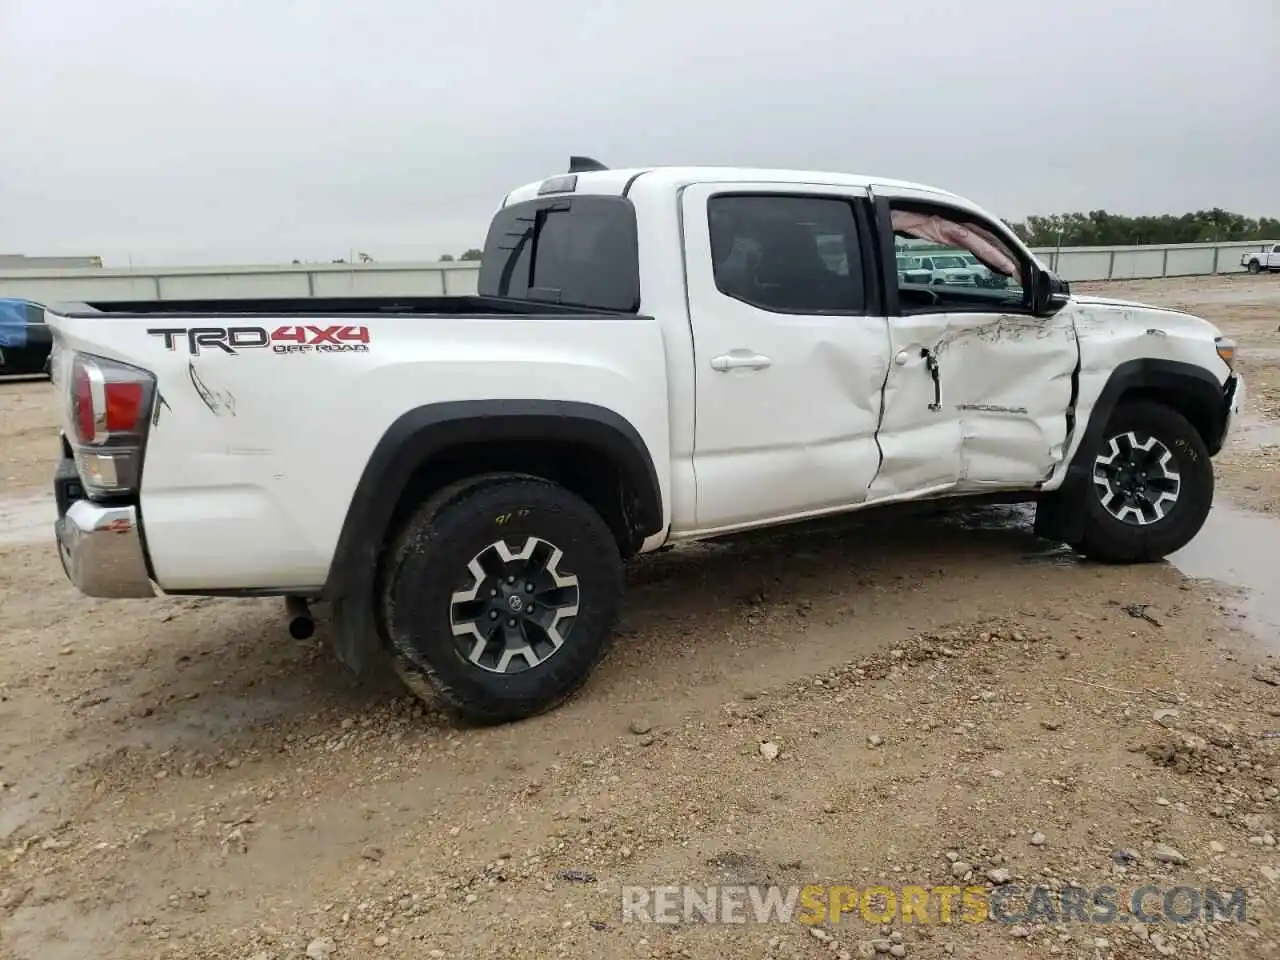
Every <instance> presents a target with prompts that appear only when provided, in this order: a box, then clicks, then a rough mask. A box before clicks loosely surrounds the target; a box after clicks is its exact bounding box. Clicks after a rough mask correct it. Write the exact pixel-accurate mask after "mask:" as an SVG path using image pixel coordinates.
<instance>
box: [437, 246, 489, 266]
mask: <svg viewBox="0 0 1280 960" xmlns="http://www.w3.org/2000/svg"><path fill="white" fill-rule="evenodd" d="M483 256H484V251H483V250H478V249H477V248H475V247H472V248H471V249H470V250H467V251H465V252H464V253H463V254H462V256H460V257H454V255H453V254H452V253H446V254H445V255H444V256H443V257H441V258H440V262H441V263H452V262H453V261H454V260H455V259H457V260H479V259H480V258H481V257H483Z"/></svg>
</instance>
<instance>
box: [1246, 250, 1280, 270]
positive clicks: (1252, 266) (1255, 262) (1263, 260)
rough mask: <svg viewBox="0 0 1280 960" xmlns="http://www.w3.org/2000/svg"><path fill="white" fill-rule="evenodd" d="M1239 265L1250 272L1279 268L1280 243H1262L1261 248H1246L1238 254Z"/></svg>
mask: <svg viewBox="0 0 1280 960" xmlns="http://www.w3.org/2000/svg"><path fill="white" fill-rule="evenodd" d="M1240 266H1242V267H1244V268H1245V269H1246V270H1248V271H1249V272H1250V273H1261V272H1262V271H1263V270H1270V271H1272V272H1275V271H1276V270H1280V243H1268V244H1264V245H1263V247H1262V249H1261V250H1246V251H1245V252H1244V253H1242V254H1240Z"/></svg>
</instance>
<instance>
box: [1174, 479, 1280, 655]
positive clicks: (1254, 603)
mask: <svg viewBox="0 0 1280 960" xmlns="http://www.w3.org/2000/svg"><path fill="white" fill-rule="evenodd" d="M1169 562H1170V563H1172V564H1173V565H1174V566H1175V567H1177V568H1178V569H1179V570H1181V571H1182V572H1183V573H1184V574H1186V575H1187V576H1188V577H1192V578H1194V579H1197V580H1214V581H1217V582H1218V583H1223V584H1226V585H1228V586H1232V587H1237V588H1239V589H1240V591H1241V593H1240V595H1239V596H1238V597H1236V598H1235V599H1234V601H1233V602H1232V604H1231V605H1232V606H1233V607H1234V608H1235V611H1236V613H1237V615H1238V616H1239V617H1240V618H1241V620H1242V626H1244V627H1245V629H1247V630H1248V631H1249V632H1250V633H1253V634H1254V635H1255V636H1257V637H1258V638H1259V639H1261V640H1263V641H1264V642H1265V643H1266V644H1267V647H1268V648H1269V649H1270V650H1272V651H1275V652H1280V581H1278V580H1277V579H1276V570H1277V569H1280V520H1277V519H1275V518H1273V517H1268V516H1264V515H1263V514H1259V513H1251V512H1250V511H1248V510H1241V509H1240V508H1239V507H1234V506H1232V505H1231V504H1228V503H1222V502H1219V503H1215V504H1214V505H1213V509H1212V510H1211V511H1210V512H1209V519H1208V520H1207V521H1205V525H1204V528H1203V529H1202V530H1201V531H1200V533H1199V535H1198V536H1197V537H1196V538H1195V539H1194V540H1192V541H1191V542H1190V543H1189V544H1187V545H1186V546H1185V547H1183V548H1182V549H1181V550H1179V551H1178V552H1177V553H1175V554H1174V555H1173V556H1171V557H1170V558H1169Z"/></svg>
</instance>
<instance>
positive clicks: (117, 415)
mask: <svg viewBox="0 0 1280 960" xmlns="http://www.w3.org/2000/svg"><path fill="white" fill-rule="evenodd" d="M70 380H71V383H70V389H69V391H68V392H69V394H70V403H71V409H70V417H69V418H68V419H69V420H70V421H71V422H70V426H71V428H72V434H73V435H72V436H71V437H69V438H68V439H69V440H71V449H72V452H73V453H74V454H75V458H76V465H77V467H78V468H79V470H80V479H81V481H82V482H83V483H84V487H85V492H86V493H87V494H88V495H89V496H90V497H93V496H100V497H110V496H120V495H122V494H129V493H134V492H136V491H137V489H138V480H139V477H140V476H141V473H142V448H143V444H144V443H145V441H146V438H147V427H148V426H149V419H150V416H151V403H152V400H153V399H154V397H155V385H156V381H155V377H154V376H152V375H151V374H150V373H148V372H147V371H146V370H140V369H138V368H137V367H131V366H129V365H128V364H127V363H120V362H119V361H116V360H107V359H105V358H103V357H92V356H88V355H86V354H75V355H74V356H73V357H72V360H71V377H70Z"/></svg>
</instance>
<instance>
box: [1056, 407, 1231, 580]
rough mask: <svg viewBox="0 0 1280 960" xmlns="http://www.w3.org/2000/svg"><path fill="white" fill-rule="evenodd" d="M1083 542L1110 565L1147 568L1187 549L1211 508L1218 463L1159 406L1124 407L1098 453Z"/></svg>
mask: <svg viewBox="0 0 1280 960" xmlns="http://www.w3.org/2000/svg"><path fill="white" fill-rule="evenodd" d="M1092 453H1093V463H1092V467H1091V469H1092V476H1091V478H1090V483H1089V484H1088V486H1087V487H1086V488H1085V489H1084V490H1083V492H1082V496H1083V498H1084V501H1085V502H1084V503H1082V504H1080V505H1079V506H1080V509H1082V510H1083V512H1084V525H1083V537H1082V539H1081V541H1080V542H1079V543H1077V544H1074V545H1073V546H1075V547H1076V549H1078V550H1079V551H1080V552H1081V553H1083V554H1084V555H1085V556H1087V557H1090V558H1092V559H1094V560H1100V561H1102V562H1105V563H1145V562H1149V561H1153V560H1160V559H1163V558H1164V557H1166V556H1168V555H1169V554H1171V553H1173V552H1175V551H1177V550H1179V549H1181V548H1182V547H1184V546H1185V545H1186V544H1187V543H1189V542H1190V541H1191V539H1192V538H1193V537H1195V535H1196V534H1197V533H1199V532H1200V528H1201V527H1202V526H1204V522H1205V518H1206V517H1208V515H1209V508H1210V506H1212V504H1213V462H1212V461H1211V460H1210V458H1209V450H1208V448H1207V447H1206V446H1205V443H1204V440H1203V438H1201V436H1200V434H1199V433H1198V432H1197V431H1196V429H1195V427H1193V426H1192V425H1191V423H1190V422H1189V421H1188V420H1187V418H1186V417H1184V416H1183V415H1182V414H1180V413H1178V412H1177V411H1176V410H1174V409H1172V408H1170V407H1167V406H1165V405H1164V404H1161V403H1154V402H1151V401H1145V400H1144V401H1136V402H1131V403H1122V404H1121V405H1120V406H1118V407H1117V408H1116V410H1115V412H1114V413H1113V414H1112V416H1111V420H1110V422H1109V423H1108V424H1107V427H1106V429H1105V430H1104V431H1103V433H1102V437H1101V441H1100V443H1099V444H1098V446H1097V448H1096V449H1095V450H1094V451H1092Z"/></svg>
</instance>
